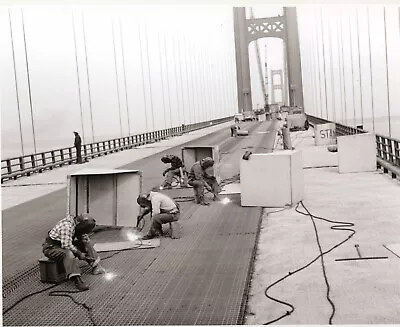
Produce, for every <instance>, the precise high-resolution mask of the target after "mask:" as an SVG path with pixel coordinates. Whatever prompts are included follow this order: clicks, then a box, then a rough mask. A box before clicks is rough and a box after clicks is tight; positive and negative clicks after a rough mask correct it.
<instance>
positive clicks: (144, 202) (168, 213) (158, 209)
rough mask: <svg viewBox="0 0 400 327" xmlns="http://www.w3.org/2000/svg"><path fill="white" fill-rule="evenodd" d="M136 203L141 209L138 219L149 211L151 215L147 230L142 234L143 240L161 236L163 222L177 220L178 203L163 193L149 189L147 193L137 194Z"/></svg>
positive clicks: (178, 215) (178, 213) (178, 212)
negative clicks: (145, 233)
mask: <svg viewBox="0 0 400 327" xmlns="http://www.w3.org/2000/svg"><path fill="white" fill-rule="evenodd" d="M137 203H138V204H139V205H140V207H141V208H142V209H143V210H142V211H141V213H140V215H139V217H138V221H139V220H140V219H141V218H143V217H144V216H145V215H146V214H148V213H150V212H151V215H152V221H151V226H150V229H149V232H148V233H147V235H145V236H143V238H142V239H143V240H149V239H152V238H154V237H158V236H162V235H163V230H162V225H163V224H167V223H171V222H173V221H178V220H179V217H180V210H179V205H178V204H177V203H176V202H175V201H174V200H172V199H171V198H170V197H169V196H167V195H165V194H163V193H160V192H155V191H150V193H148V194H143V195H139V196H138V198H137Z"/></svg>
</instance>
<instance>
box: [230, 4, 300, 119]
mask: <svg viewBox="0 0 400 327" xmlns="http://www.w3.org/2000/svg"><path fill="white" fill-rule="evenodd" d="M283 13H284V15H283V16H277V17H267V18H250V19H246V10H245V7H235V8H233V18H234V32H235V49H236V72H237V90H238V107H239V112H243V111H247V110H251V109H253V104H252V100H251V82H250V63H249V44H250V42H252V41H256V40H257V39H259V38H263V37H277V38H281V39H282V40H283V42H284V43H285V45H286V47H285V48H286V58H287V70H288V87H289V104H290V106H294V105H297V106H300V107H303V84H302V79H301V60H300V46H299V35H298V29H297V15H296V8H294V7H284V8H283Z"/></svg>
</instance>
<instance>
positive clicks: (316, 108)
mask: <svg viewBox="0 0 400 327" xmlns="http://www.w3.org/2000/svg"><path fill="white" fill-rule="evenodd" d="M311 31H312V32H311V33H310V34H309V35H310V48H309V49H311V51H312V55H311V56H310V58H311V59H310V62H311V76H312V78H311V81H312V88H313V102H314V111H313V113H314V115H315V116H318V95H317V82H316V79H315V51H314V50H315V47H314V32H313V31H314V29H313V28H311Z"/></svg>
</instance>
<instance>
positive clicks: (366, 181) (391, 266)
mask: <svg viewBox="0 0 400 327" xmlns="http://www.w3.org/2000/svg"><path fill="white" fill-rule="evenodd" d="M291 134H292V135H291V138H292V145H293V146H294V147H295V148H296V149H301V151H302V154H303V166H304V169H303V172H304V200H303V203H304V205H305V207H306V208H307V209H308V210H309V211H310V212H311V214H312V215H314V216H318V217H322V218H325V219H329V220H331V221H338V222H349V223H353V224H354V227H347V228H351V229H353V230H354V231H355V234H354V236H353V237H351V238H350V239H349V240H348V241H347V242H345V243H343V244H342V245H341V246H339V247H337V248H336V249H334V250H332V251H331V252H330V253H327V254H326V255H324V257H323V259H324V261H323V265H324V268H325V271H326V276H327V281H328V283H329V288H330V298H331V299H332V302H333V304H334V308H335V309H333V307H332V306H331V304H330V303H329V302H328V300H327V297H326V293H327V285H326V282H325V280H324V276H323V270H322V268H323V267H322V262H321V258H319V259H317V260H316V261H315V262H314V263H313V264H311V265H310V266H309V267H307V268H305V269H303V270H301V271H299V272H297V273H294V272H295V271H296V270H298V269H300V268H301V267H303V266H305V265H307V264H308V263H310V262H311V261H312V260H314V259H315V258H317V257H318V255H319V249H318V245H317V241H316V234H315V231H314V228H313V222H312V220H311V218H310V217H309V216H307V215H301V214H300V213H298V212H296V210H295V208H285V209H282V210H281V211H280V212H274V211H277V210H276V209H275V210H272V209H271V210H268V209H265V210H264V214H263V221H262V225H261V233H260V239H259V245H258V255H257V257H256V265H255V270H254V275H253V279H252V287H251V291H250V294H251V295H250V300H249V312H248V316H247V321H246V324H264V323H267V322H269V321H271V320H274V319H277V318H279V317H281V316H282V315H285V313H286V311H290V307H289V306H286V305H283V304H280V303H277V302H275V301H272V300H270V299H268V298H267V297H266V296H265V289H266V288H267V286H269V285H271V284H272V283H274V282H276V281H278V280H279V279H281V278H284V277H285V276H286V278H285V279H284V280H283V281H282V282H280V283H278V284H276V285H275V286H273V287H271V288H270V289H269V290H268V295H269V296H272V297H275V298H277V299H279V300H281V301H285V302H287V303H290V304H291V305H293V306H294V309H295V310H294V312H293V313H292V314H290V315H289V316H286V317H284V318H283V319H281V320H279V321H278V322H276V323H278V324H289V325H297V324H328V323H329V318H330V316H331V315H332V313H333V312H334V314H333V316H332V323H333V324H399V323H400V283H399V271H400V253H399V252H400V251H399V252H398V253H397V255H396V254H394V253H392V252H390V251H388V250H387V249H386V247H390V245H392V244H398V243H400V236H399V235H400V219H399V212H400V201H399V199H400V197H399V194H400V188H399V187H400V185H399V183H398V181H396V180H393V179H391V178H390V176H389V175H386V174H382V173H380V172H379V171H376V172H367V173H349V174H339V173H338V167H337V162H338V161H337V153H331V152H328V151H327V149H326V147H317V146H314V139H313V137H312V135H313V132H312V130H311V129H310V130H309V131H307V132H296V133H291ZM316 167H319V168H316ZM298 210H300V211H302V212H304V213H306V210H305V209H304V208H303V207H302V206H301V205H300V206H299V208H298ZM314 221H315V224H316V228H317V230H318V235H319V240H320V243H321V247H322V250H323V251H328V250H329V249H330V248H332V247H333V246H335V245H336V244H338V243H340V242H342V241H344V240H346V239H347V238H348V237H349V236H350V235H351V232H350V231H343V230H342V231H340V230H333V229H331V227H332V226H334V225H340V223H336V224H334V223H329V222H327V221H323V220H318V219H314ZM355 245H358V250H359V251H360V254H361V256H362V257H379V256H383V257H385V256H387V257H388V258H387V259H375V260H351V261H336V259H344V258H356V257H359V255H358V252H357V248H356V247H355ZM289 273H291V274H290V275H288V274H289Z"/></svg>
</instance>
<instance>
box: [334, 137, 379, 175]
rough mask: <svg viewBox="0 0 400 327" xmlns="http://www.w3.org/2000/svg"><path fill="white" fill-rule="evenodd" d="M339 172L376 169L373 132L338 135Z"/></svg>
mask: <svg viewBox="0 0 400 327" xmlns="http://www.w3.org/2000/svg"><path fill="white" fill-rule="evenodd" d="M337 141H338V155H339V173H358V172H366V171H375V170H376V138H375V134H372V133H365V134H354V135H346V136H339V137H338V138H337Z"/></svg>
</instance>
